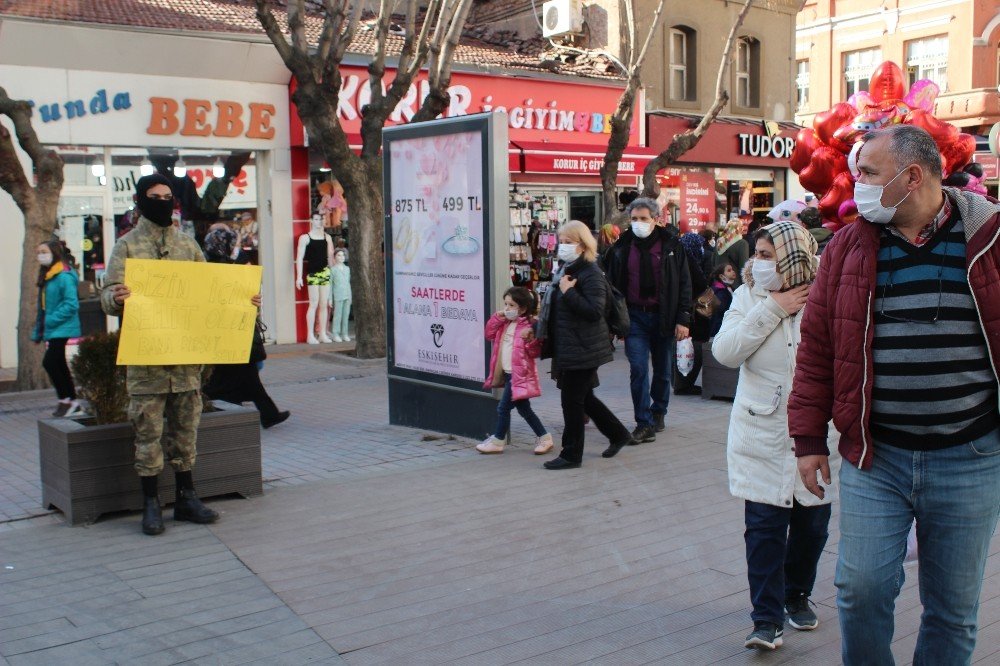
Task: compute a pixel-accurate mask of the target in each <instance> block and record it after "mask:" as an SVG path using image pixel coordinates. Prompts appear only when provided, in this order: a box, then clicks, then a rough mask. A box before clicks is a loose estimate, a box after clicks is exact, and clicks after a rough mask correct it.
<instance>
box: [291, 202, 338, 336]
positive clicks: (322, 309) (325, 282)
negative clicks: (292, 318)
mask: <svg viewBox="0 0 1000 666" xmlns="http://www.w3.org/2000/svg"><path fill="white" fill-rule="evenodd" d="M297 250H298V251H297V252H296V256H295V286H296V288H298V289H301V288H302V286H303V284H305V286H306V288H307V289H308V290H309V307H308V309H306V342H308V343H309V344H311V345H315V344H319V343H320V342H333V340H331V339H330V336H328V335H327V332H326V321H325V320H323V321H320V328H319V339H317V338H316V313H317V311H318V312H319V313H321V316H324V317H325V314H326V311H327V310H326V307H327V302H328V301H329V298H330V266H331V265H332V264H333V239H331V238H330V236H328V235H327V233H326V232H325V231H323V216H322V215H313V216H312V220H311V223H310V226H309V232H308V233H305V234H302V235H301V236H299V242H298V248H297Z"/></svg>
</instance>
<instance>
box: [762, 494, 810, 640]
mask: <svg viewBox="0 0 1000 666" xmlns="http://www.w3.org/2000/svg"><path fill="white" fill-rule="evenodd" d="M744 515H745V522H746V528H747V529H746V532H744V533H743V538H744V540H745V541H746V544H747V580H748V582H749V583H750V601H751V603H752V604H753V612H752V613H750V617H751V618H752V619H753V621H754V622H773V623H774V624H776V625H778V626H781V625H783V624H784V623H785V601H786V600H789V599H794V598H796V597H808V596H810V595H811V594H812V590H813V585H814V584H815V583H816V565H817V564H819V557H820V555H822V554H823V547H824V546H826V539H827V537H828V536H829V532H828V531H827V526H828V525H829V524H830V505H829V504H820V505H819V506H803V505H801V504H799V503H798V502H794V503H793V504H792V507H791V508H788V507H782V506H772V505H770V504H761V503H760V502H750V501H747V503H746V507H745V510H744Z"/></svg>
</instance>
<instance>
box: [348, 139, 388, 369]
mask: <svg viewBox="0 0 1000 666" xmlns="http://www.w3.org/2000/svg"><path fill="white" fill-rule="evenodd" d="M363 171H364V175H363V177H362V178H360V179H358V180H359V182H358V183H357V184H356V186H355V188H353V189H354V193H353V195H352V200H351V204H350V206H351V219H352V220H356V219H362V220H365V221H366V224H363V225H360V229H359V231H360V232H361V233H358V234H355V233H354V230H355V229H356V228H357V225H353V224H352V226H351V263H352V264H354V266H352V270H351V293H352V294H353V299H354V304H353V308H354V311H355V312H356V313H357V317H358V320H359V321H361V320H363V321H365V322H367V324H366V326H365V328H364V335H363V336H362V335H360V334H359V336H358V338H357V352H356V353H357V355H358V357H360V358H380V357H382V356H385V354H386V331H385V324H386V321H385V278H384V277H383V276H385V250H384V248H385V243H384V237H385V231H384V229H385V227H384V224H385V216H384V215H383V210H384V209H383V205H382V204H383V202H382V158H381V157H375V158H367V159H365V160H363ZM372 276H378V277H377V278H376V279H372Z"/></svg>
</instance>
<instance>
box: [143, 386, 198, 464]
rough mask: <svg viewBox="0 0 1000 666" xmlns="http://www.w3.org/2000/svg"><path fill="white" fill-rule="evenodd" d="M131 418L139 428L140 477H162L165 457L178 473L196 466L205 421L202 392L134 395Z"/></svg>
mask: <svg viewBox="0 0 1000 666" xmlns="http://www.w3.org/2000/svg"><path fill="white" fill-rule="evenodd" d="M128 418H129V421H131V422H132V426H133V427H134V428H135V471H136V472H138V473H139V476H156V475H157V474H159V473H160V472H161V471H162V470H163V460H164V457H166V460H167V462H169V463H170V466H171V467H173V468H174V471H177V472H187V471H189V470H190V469H191V468H192V467H193V466H194V459H195V455H196V451H197V449H196V442H197V439H198V424H199V423H200V422H201V392H200V391H185V392H183V393H150V394H148V395H132V396H130V397H129V403H128ZM164 421H165V422H166V423H165V424H164Z"/></svg>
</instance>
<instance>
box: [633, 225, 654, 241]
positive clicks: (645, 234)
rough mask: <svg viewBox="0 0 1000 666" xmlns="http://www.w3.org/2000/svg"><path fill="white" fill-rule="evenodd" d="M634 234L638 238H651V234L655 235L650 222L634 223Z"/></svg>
mask: <svg viewBox="0 0 1000 666" xmlns="http://www.w3.org/2000/svg"><path fill="white" fill-rule="evenodd" d="M632 233H633V234H635V235H636V238H649V234H651V233H653V225H652V224H650V223H649V222H633V223H632Z"/></svg>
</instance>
